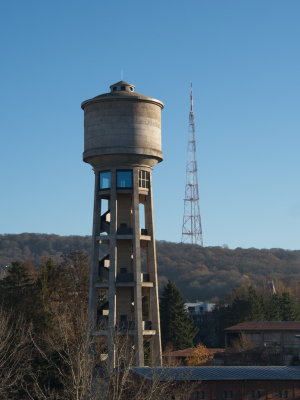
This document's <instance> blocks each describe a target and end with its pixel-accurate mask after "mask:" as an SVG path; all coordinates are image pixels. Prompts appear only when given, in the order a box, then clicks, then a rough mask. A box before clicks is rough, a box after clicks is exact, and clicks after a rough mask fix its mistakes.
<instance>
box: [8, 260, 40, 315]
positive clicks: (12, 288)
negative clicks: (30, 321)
mask: <svg viewBox="0 0 300 400" xmlns="http://www.w3.org/2000/svg"><path fill="white" fill-rule="evenodd" d="M32 288H33V278H32V277H31V276H30V274H29V273H28V270H27V267H26V265H25V264H23V263H20V262H18V261H16V262H13V263H12V265H11V267H10V268H9V270H8V274H7V276H6V277H5V278H4V279H2V280H1V281H0V302H1V304H2V305H3V306H4V307H5V308H6V309H8V310H10V309H12V310H13V311H15V312H18V313H25V314H26V313H27V311H28V309H29V308H30V294H32Z"/></svg>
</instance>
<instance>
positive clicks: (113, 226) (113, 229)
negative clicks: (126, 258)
mask: <svg viewBox="0 0 300 400" xmlns="http://www.w3.org/2000/svg"><path fill="white" fill-rule="evenodd" d="M109 207H110V232H109V260H110V261H109V278H108V279H109V289H108V304H109V316H108V345H109V359H110V364H111V367H112V368H113V367H114V366H115V350H116V349H115V341H116V338H115V335H116V331H115V329H116V323H117V321H116V274H117V239H116V235H117V190H116V170H115V169H111V188H110V201H109Z"/></svg>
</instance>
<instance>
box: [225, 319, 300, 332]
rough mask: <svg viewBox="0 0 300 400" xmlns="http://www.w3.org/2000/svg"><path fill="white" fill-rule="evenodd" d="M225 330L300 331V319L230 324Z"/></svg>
mask: <svg viewBox="0 0 300 400" xmlns="http://www.w3.org/2000/svg"><path fill="white" fill-rule="evenodd" d="M225 331H300V321H279V322H277V321H260V322H255V321H250V322H242V323H240V324H237V325H234V326H230V327H229V328H226V329H225Z"/></svg>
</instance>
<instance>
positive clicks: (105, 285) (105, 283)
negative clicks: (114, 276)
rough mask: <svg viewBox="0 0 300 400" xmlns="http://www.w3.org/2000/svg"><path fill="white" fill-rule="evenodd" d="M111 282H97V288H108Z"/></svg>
mask: <svg viewBox="0 0 300 400" xmlns="http://www.w3.org/2000/svg"><path fill="white" fill-rule="evenodd" d="M108 286H109V282H96V283H95V288H108Z"/></svg>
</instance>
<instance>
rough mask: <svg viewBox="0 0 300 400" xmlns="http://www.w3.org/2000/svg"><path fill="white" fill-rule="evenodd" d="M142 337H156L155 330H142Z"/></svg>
mask: <svg viewBox="0 0 300 400" xmlns="http://www.w3.org/2000/svg"><path fill="white" fill-rule="evenodd" d="M143 335H145V336H148V335H149V336H154V335H156V331H155V330H153V329H152V330H143Z"/></svg>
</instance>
